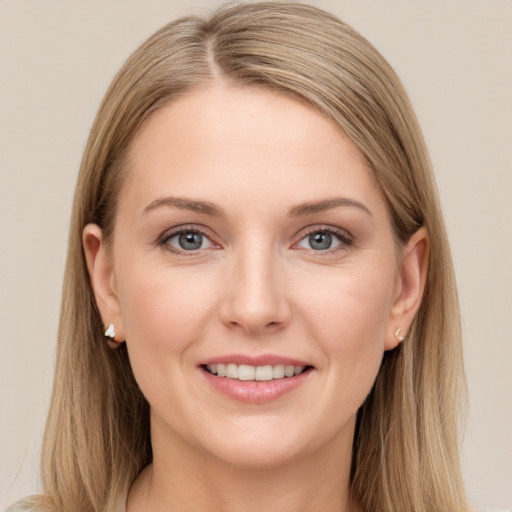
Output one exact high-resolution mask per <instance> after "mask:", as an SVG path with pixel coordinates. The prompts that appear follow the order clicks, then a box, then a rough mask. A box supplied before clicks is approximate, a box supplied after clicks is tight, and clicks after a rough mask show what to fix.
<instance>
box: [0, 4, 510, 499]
mask: <svg viewBox="0 0 512 512" xmlns="http://www.w3.org/2000/svg"><path fill="white" fill-rule="evenodd" d="M311 3H313V4H314V5H317V6H319V7H323V8H326V9H328V10H331V11H332V12H334V13H335V14H337V15H339V16H340V17H341V18H342V19H344V20H345V21H347V22H349V23H351V24H352V25H353V26H354V27H355V28H356V29H358V30H359V31H360V32H361V33H362V34H363V35H365V36H366V37H367V38H368V39H369V40H370V41H371V42H373V43H374V44H375V46H376V47H377V48H378V49H379V50H380V51H381V52H382V53H383V55H384V56H385V57H386V58H387V59H388V60H389V61H390V63H391V64H392V65H393V66H394V68H395V69H396V71H397V72H398V74H399V76H400V77H401V78H402V80H403V82H404V83H405V86H406V88H407V90H408V92H409V94H410V97H411V99H412V102H413V105H414V106H415V109H416V112H417V114H418V117H419V120H420V124H421V125H422V128H423V130H424V134H425V137H426V139H427V143H428V145H429V148H430V151H431V156H432V159H433V163H434V167H435V170H436V175H437V179H438V184H439V189H440V194H441V200H442V204H443V207H444V212H445V216H446V221H447V224H448V230H449V235H450V238H451V241H452V245H453V255H454V259H455V265H456V272H457V277H458V281H459V287H460V298H461V306H462V315H463V327H464V337H465V356H466V363H467V375H468V380H469V397H470V414H469V422H468V428H467V430H466V436H465V440H464V447H463V463H464V475H465V480H466V483H467V488H468V492H469V496H470V498H471V500H472V501H473V503H474V504H475V505H481V506H483V505H485V506H487V507H495V508H507V507H512V427H511V425H512V405H511V402H512V398H511V397H512V371H511V367H512V364H511V363H512V335H511V333H510V320H511V318H512V201H511V199H510V195H511V191H512V150H511V147H512V139H511V136H512V36H511V34H512V32H511V30H510V27H511V26H512V2H511V1H508V0H480V1H472V0H430V1H429V2H426V1H423V0H403V1H398V0H386V1H382V0H373V1H365V0H357V1H356V0H353V1H348V0H331V1H329V0H324V1H321V0H318V1H313V2H311ZM216 4H217V2H215V1H210V2H206V1H202V2H200V1H196V0H193V1H185V0H180V1H178V0H174V1H172V0H167V1H159V0H144V1H143V0H137V1H135V0H110V1H105V0H82V1H70V0H61V1H59V0H45V1H42V0H0V248H1V249H0V327H1V329H0V425H1V431H0V509H3V508H4V507H5V506H7V505H8V504H9V503H10V502H12V501H13V500H15V499H17V498H19V497H21V496H23V495H26V494H29V493H32V492H34V491H36V490H37V489H38V481H37V473H38V463H39V462H38V456H39V449H40V443H41V437H42V430H43V425H44V421H45V417H46V412H47V407H48V402H49V395H50V389H51V382H52V373H53V364H54V356H55V339H56V331H57V323H58V314H59V307H60V292H61V283H62V274H63V267H64V261H65V253H66V239H67V231H68V222H69V215H70V207H71V201H72V194H73V187H74V183H75V179H76V175H77V170H78V167H79V163H80V159H81V153H82V151H83V148H84V145H85V141H86V137H87V134H88V130H89V128H90V125H91V123H92V120H93V116H94V114H95V111H96V109H97V107H98V105H99V102H100V100H101V98H102V96H103V94H104V92H105V90H106V88H107V86H108V84H109V82H110V80H111V79H112V78H113V75H114V74H115V72H116V71H117V70H118V68H119V67H120V66H121V64H122V62H123V61H124V59H125V58H126V57H127V56H128V55H129V54H130V53H131V52H132V51H133V50H134V49H135V47H136V46H137V45H138V44H139V43H141V42H142V41H143V40H144V39H145V38H146V37H147V36H149V35H150V34H151V33H152V32H153V31H154V30H155V29H156V28H158V27H159V26H161V25H163V24H164V23H165V22H166V21H168V20H170V19H172V18H174V17H176V16H177V15H182V14H187V13H190V12H195V11H197V10H198V7H200V8H202V10H203V11H204V8H211V7H212V6H214V5H216ZM199 10H201V9H199Z"/></svg>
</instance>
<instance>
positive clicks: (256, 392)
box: [199, 354, 312, 404]
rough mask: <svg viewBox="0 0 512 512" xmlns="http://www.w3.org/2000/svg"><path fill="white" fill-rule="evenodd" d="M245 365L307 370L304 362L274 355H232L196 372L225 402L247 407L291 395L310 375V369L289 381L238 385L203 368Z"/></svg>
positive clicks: (215, 360)
mask: <svg viewBox="0 0 512 512" xmlns="http://www.w3.org/2000/svg"><path fill="white" fill-rule="evenodd" d="M219 363H221V364H230V363H231V364H237V365H240V364H248V365H251V366H267V365H272V366H274V365H277V364H283V365H285V366H310V365H308V364H307V363H306V362H304V361H300V360H298V359H291V358H289V357H281V356H276V355H262V356H256V357H254V356H246V355H242V354H232V355H227V356H221V357H214V358H211V359H208V360H206V361H204V362H203V363H201V365H200V366H199V369H200V371H201V374H202V375H203V376H204V378H205V379H206V381H207V382H208V384H209V385H210V386H212V387H213V388H214V389H215V390H216V391H219V392H220V393H222V394H223V395H226V396H227V397H229V398H232V399H234V400H238V401H240V402H245V403H249V404H263V403H266V402H270V401H272V400H276V399H277V398H279V397H281V396H283V395H285V394H286V393H289V392H291V391H293V390H294V389H296V388H298V387H299V386H300V385H302V384H303V383H304V382H306V380H307V379H308V378H309V377H310V375H311V374H312V369H311V367H310V368H309V369H306V370H305V371H304V372H302V373H301V374H300V375H295V376H293V377H284V378H282V379H275V380H269V381H241V380H238V379H229V378H227V377H218V376H217V375H213V374H211V373H210V372H208V371H207V370H206V368H205V366H206V365H207V364H219Z"/></svg>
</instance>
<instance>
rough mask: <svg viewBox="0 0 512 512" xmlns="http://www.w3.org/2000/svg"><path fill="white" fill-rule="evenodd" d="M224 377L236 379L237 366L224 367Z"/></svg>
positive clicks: (231, 364)
mask: <svg viewBox="0 0 512 512" xmlns="http://www.w3.org/2000/svg"><path fill="white" fill-rule="evenodd" d="M226 377H227V378H228V379H238V365H236V364H233V363H230V364H228V365H227V366H226Z"/></svg>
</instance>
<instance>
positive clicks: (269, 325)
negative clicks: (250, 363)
mask: <svg viewBox="0 0 512 512" xmlns="http://www.w3.org/2000/svg"><path fill="white" fill-rule="evenodd" d="M233 259H234V261H233V262H232V265H230V266H229V269H228V270H227V273H228V274H229V275H227V276H225V283H224V293H223V294H222V295H223V300H222V304H221V305H220V310H219V312H220V317H221V320H222V322H223V323H224V324H225V325H227V326H229V327H230V328H238V329H240V330H242V331H244V332H245V333H246V334H248V335H251V336H259V335H267V334H270V333H272V332H275V331H278V330H280V329H282V328H284V327H285V326H286V325H287V324H288V323H289V321H290V314H291V310H290V305H289V302H288V300H287V298H286V290H285V283H284V276H283V272H282V268H281V266H280V264H279V261H278V260H279V258H278V256H276V255H274V254H272V251H271V250H268V251H266V252H265V251H263V250H262V249H261V246H260V248H259V250H258V249H257V248H254V249H253V250H252V251H251V250H247V251H240V254H238V255H237V256H234V257H233Z"/></svg>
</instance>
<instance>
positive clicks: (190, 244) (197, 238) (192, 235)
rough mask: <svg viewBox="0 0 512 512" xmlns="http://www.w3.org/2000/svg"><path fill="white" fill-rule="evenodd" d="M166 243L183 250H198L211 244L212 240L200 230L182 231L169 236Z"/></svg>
mask: <svg viewBox="0 0 512 512" xmlns="http://www.w3.org/2000/svg"><path fill="white" fill-rule="evenodd" d="M166 243H167V244H169V245H171V246H172V247H175V248H176V249H179V250H182V251H198V250H199V249H204V248H206V247H208V246H209V245H211V242H210V240H209V239H208V238H207V237H206V236H204V235H203V234H202V233H199V232H198V231H182V232H181V233H177V234H175V235H173V236H171V237H169V239H168V240H167V242H166Z"/></svg>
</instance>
